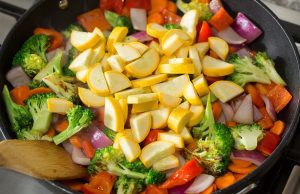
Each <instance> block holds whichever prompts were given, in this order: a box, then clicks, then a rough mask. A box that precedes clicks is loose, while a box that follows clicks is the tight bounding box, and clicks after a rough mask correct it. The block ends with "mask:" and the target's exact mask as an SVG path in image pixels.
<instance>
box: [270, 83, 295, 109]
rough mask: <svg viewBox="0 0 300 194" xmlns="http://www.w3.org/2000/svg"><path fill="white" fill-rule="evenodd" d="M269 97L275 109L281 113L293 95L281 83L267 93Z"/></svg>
mask: <svg viewBox="0 0 300 194" xmlns="http://www.w3.org/2000/svg"><path fill="white" fill-rule="evenodd" d="M267 97H268V98H269V99H270V101H271V102H272V104H273V106H274V109H275V111H276V112H277V113H279V112H280V111H281V110H282V109H283V108H284V107H285V106H286V105H287V104H288V103H289V102H290V101H291V99H292V95H291V94H290V93H289V91H287V89H286V88H285V87H283V86H281V85H276V86H275V87H274V88H273V89H271V90H270V91H269V92H268V93H267Z"/></svg>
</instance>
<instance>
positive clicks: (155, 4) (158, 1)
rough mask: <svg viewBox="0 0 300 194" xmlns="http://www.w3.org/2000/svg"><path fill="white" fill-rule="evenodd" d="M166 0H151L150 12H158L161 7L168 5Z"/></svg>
mask: <svg viewBox="0 0 300 194" xmlns="http://www.w3.org/2000/svg"><path fill="white" fill-rule="evenodd" d="M168 2H169V1H168V0H151V10H150V12H151V13H157V12H160V11H161V10H162V9H165V8H167V7H168Z"/></svg>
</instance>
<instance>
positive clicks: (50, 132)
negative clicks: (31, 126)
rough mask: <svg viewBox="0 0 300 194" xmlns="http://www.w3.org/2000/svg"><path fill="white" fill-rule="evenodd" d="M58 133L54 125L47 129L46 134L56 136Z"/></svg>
mask: <svg viewBox="0 0 300 194" xmlns="http://www.w3.org/2000/svg"><path fill="white" fill-rule="evenodd" d="M55 134H56V132H55V129H54V128H53V127H50V129H49V130H48V131H47V133H46V135H47V136H49V137H54V135H55Z"/></svg>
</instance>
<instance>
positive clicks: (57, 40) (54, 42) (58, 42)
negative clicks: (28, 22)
mask: <svg viewBox="0 0 300 194" xmlns="http://www.w3.org/2000/svg"><path fill="white" fill-rule="evenodd" d="M33 33H34V34H44V35H47V36H49V37H50V38H51V46H50V48H48V50H49V51H51V50H54V49H56V48H59V47H60V46H62V43H63V42H64V37H63V35H62V34H61V33H59V32H58V31H56V30H53V29H50V28H36V29H34V31H33Z"/></svg>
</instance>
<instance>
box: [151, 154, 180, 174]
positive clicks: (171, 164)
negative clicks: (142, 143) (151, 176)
mask: <svg viewBox="0 0 300 194" xmlns="http://www.w3.org/2000/svg"><path fill="white" fill-rule="evenodd" d="M178 166H179V160H178V158H177V157H176V156H174V155H170V156H167V157H165V158H163V159H161V160H159V161H157V162H155V163H154V164H153V166H152V167H153V169H154V170H157V171H166V170H169V169H172V168H176V167H178Z"/></svg>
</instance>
